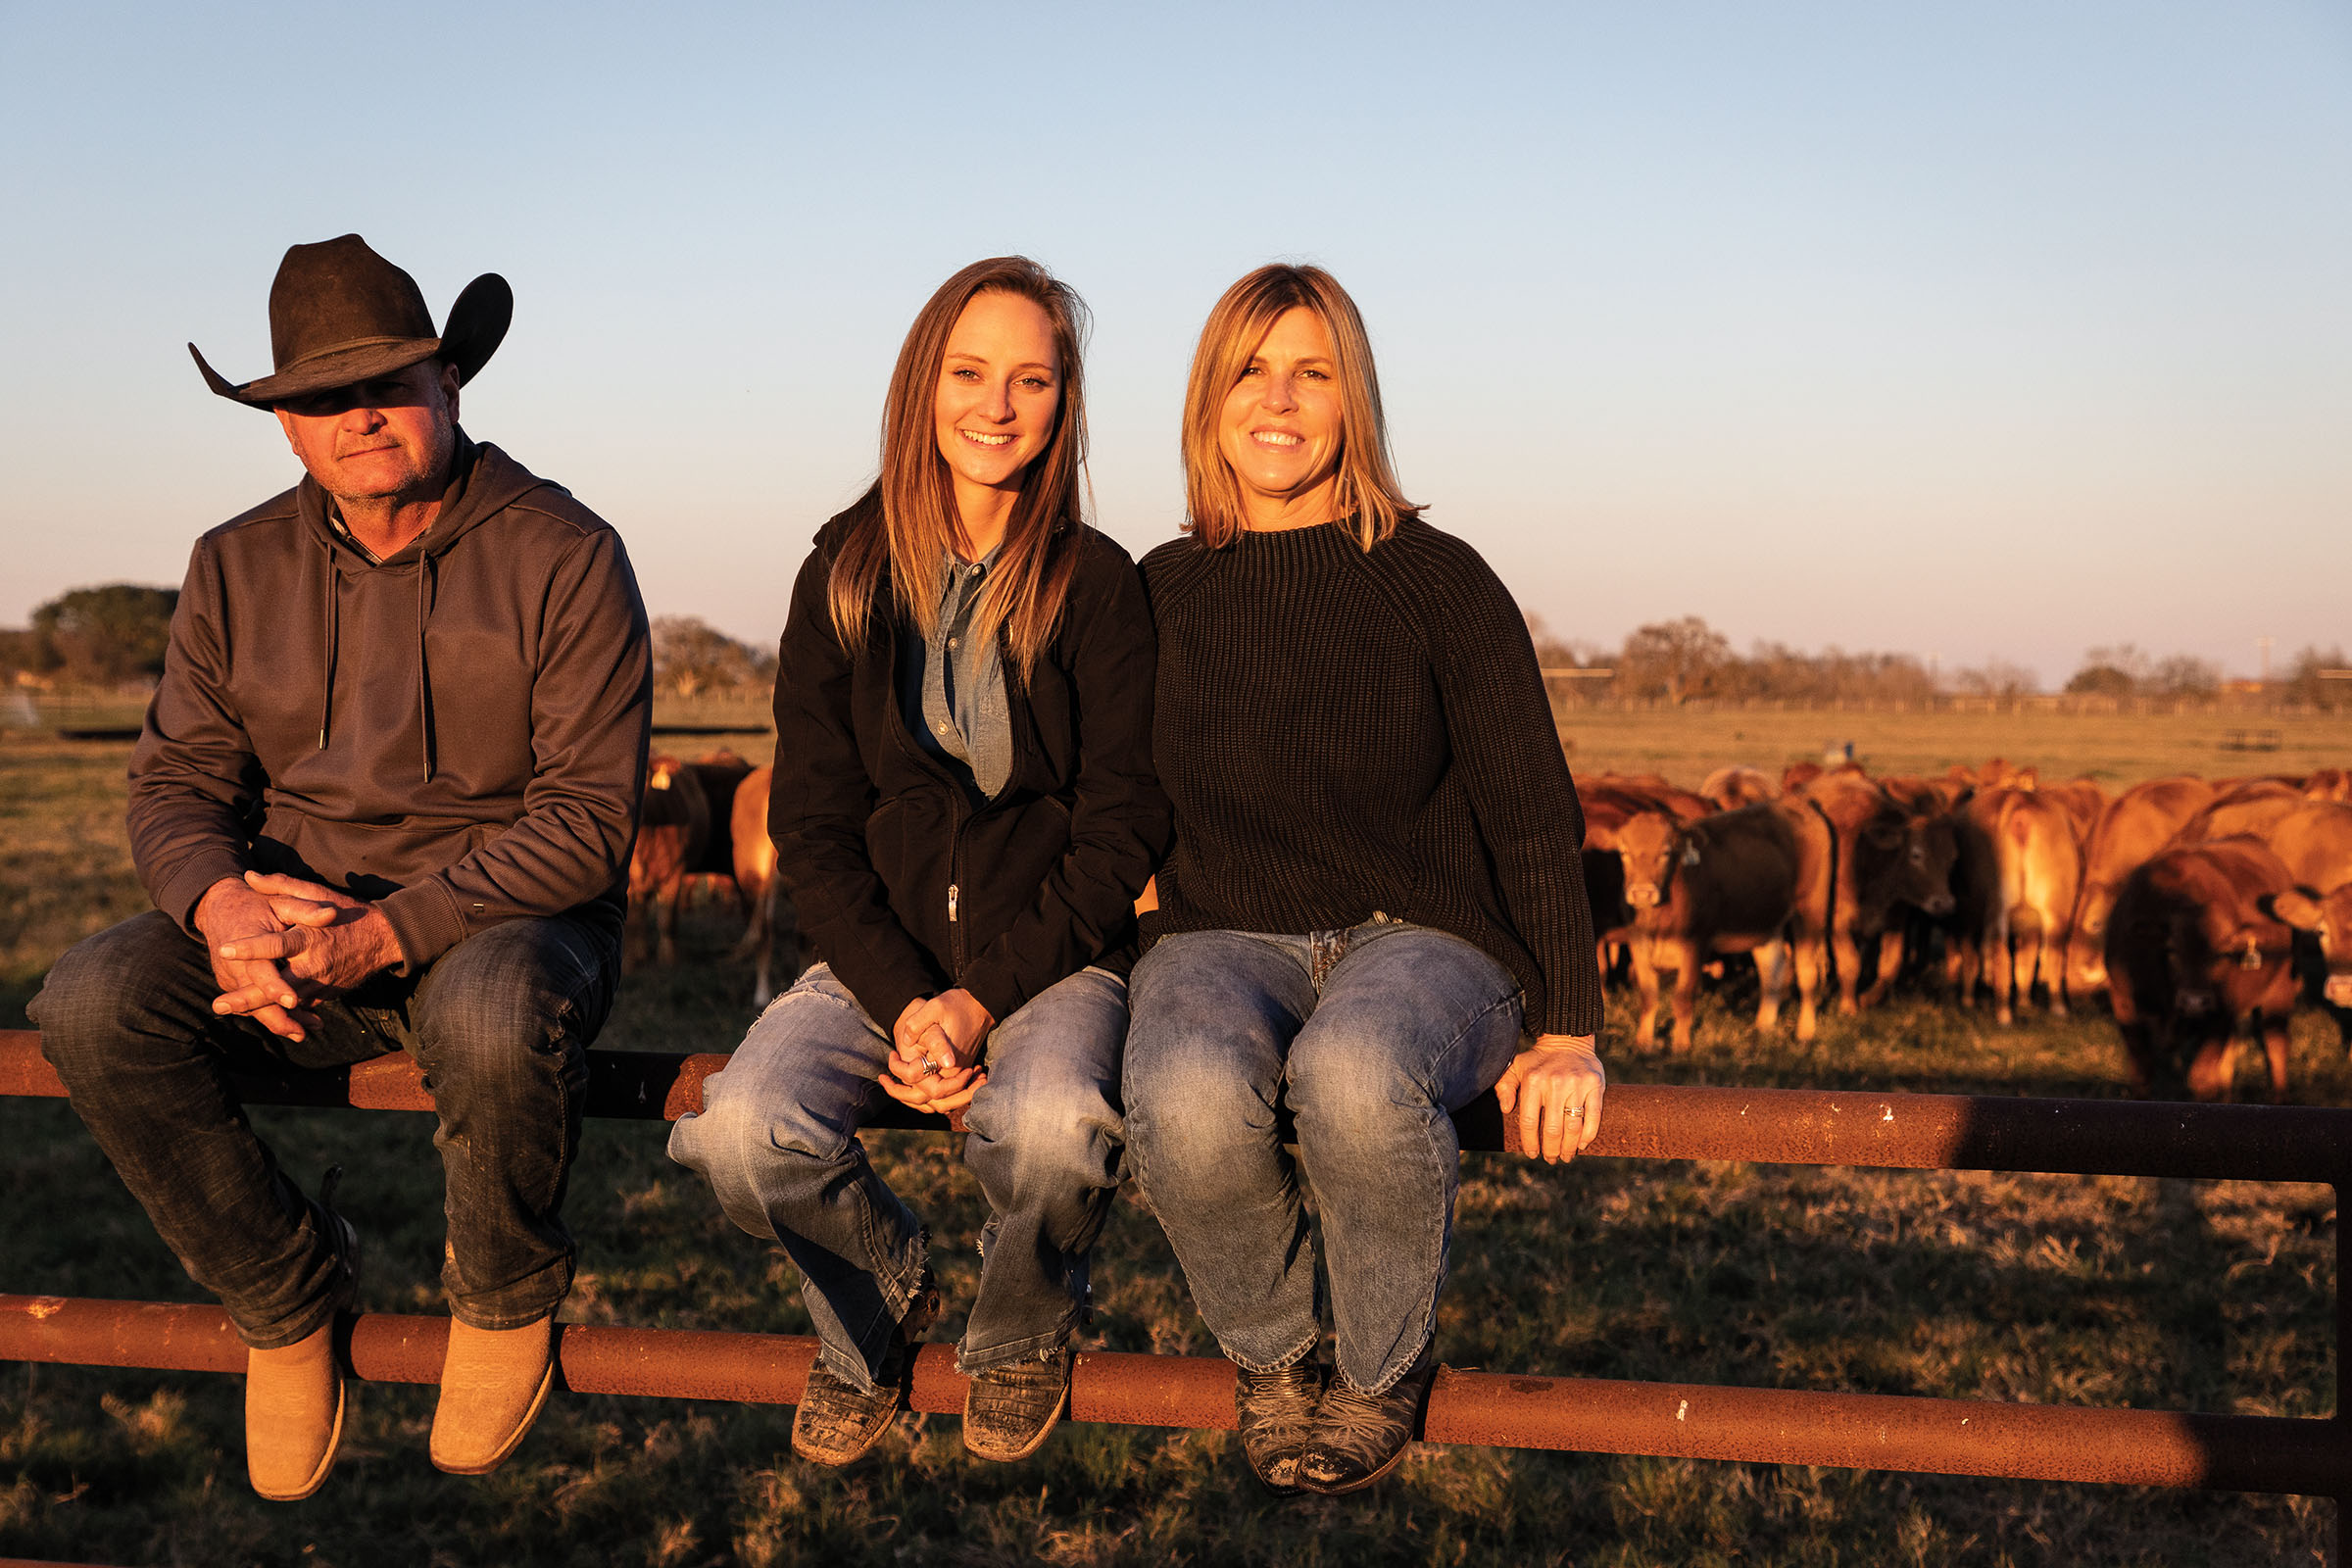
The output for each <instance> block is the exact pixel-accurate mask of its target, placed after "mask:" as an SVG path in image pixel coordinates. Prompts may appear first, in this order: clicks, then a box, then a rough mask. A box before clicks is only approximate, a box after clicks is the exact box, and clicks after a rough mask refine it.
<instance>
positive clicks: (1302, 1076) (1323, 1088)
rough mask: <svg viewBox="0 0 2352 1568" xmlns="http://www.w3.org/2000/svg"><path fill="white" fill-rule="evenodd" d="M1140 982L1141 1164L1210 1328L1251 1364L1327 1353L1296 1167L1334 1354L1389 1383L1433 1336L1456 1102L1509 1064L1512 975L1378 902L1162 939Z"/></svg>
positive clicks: (1371, 1381) (1130, 1091)
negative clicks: (1285, 927)
mask: <svg viewBox="0 0 2352 1568" xmlns="http://www.w3.org/2000/svg"><path fill="white" fill-rule="evenodd" d="M1133 988H1134V1010H1135V1022H1134V1025H1133V1027H1132V1028H1131V1029H1130V1030H1129V1032H1128V1036H1127V1066H1126V1099H1127V1138H1128V1145H1129V1148H1130V1149H1131V1150H1132V1151H1133V1164H1132V1167H1131V1169H1132V1171H1133V1174H1134V1175H1135V1178H1136V1181H1137V1183H1138V1185H1139V1186H1140V1187H1141V1188H1142V1190H1143V1193H1144V1197H1145V1199H1146V1200H1147V1201H1149V1202H1150V1203H1151V1205H1152V1212H1154V1213H1155V1214H1157V1215H1158V1216H1159V1223H1160V1225H1161V1227H1162V1228H1163V1229H1164V1230H1166V1232H1167V1235H1168V1241H1169V1244H1170V1245H1171V1246H1173V1247H1174V1248H1175V1250H1176V1258H1177V1261H1178V1262H1179V1263H1181V1264H1182V1265H1183V1266H1184V1277H1185V1282H1186V1284H1187V1285H1188V1286H1190V1287H1191V1289H1192V1293H1193V1300H1194V1302H1195V1304H1197V1305H1198V1306H1199V1307H1200V1309H1201V1317H1202V1318H1203V1319H1204V1320H1206V1322H1207V1324H1208V1327H1209V1330H1210V1332H1211V1333H1213V1334H1215V1335H1216V1337H1217V1343H1218V1344H1219V1345H1220V1346H1222V1347H1223V1348H1224V1350H1225V1353H1226V1354H1227V1355H1228V1356H1230V1357H1232V1358H1233V1359H1234V1360H1235V1361H1237V1362H1239V1363H1240V1364H1241V1365H1243V1366H1245V1367H1248V1368H1250V1370H1252V1371H1260V1372H1263V1371H1272V1370H1274V1369H1276V1368H1279V1367H1284V1366H1288V1365H1290V1364H1291V1363H1292V1362H1295V1361H1298V1360H1299V1359H1300V1358H1302V1357H1304V1356H1306V1355H1307V1354H1309V1353H1311V1352H1312V1351H1313V1349H1314V1348H1315V1345H1316V1342H1317V1341H1318V1339H1319V1338H1320V1336H1321V1329H1320V1323H1319V1315H1318V1311H1317V1303H1316V1299H1315V1256H1316V1246H1317V1237H1316V1236H1315V1235H1314V1234H1313V1233H1312V1232H1311V1231H1310V1230H1309V1228H1308V1225H1307V1215H1306V1205H1305V1202H1304V1201H1303V1199H1302V1196H1301V1194H1300V1183H1301V1181H1302V1180H1303V1182H1304V1183H1305V1184H1306V1186H1308V1187H1309V1188H1311V1189H1312V1191H1313V1193H1314V1198H1315V1206H1316V1209H1317V1211H1318V1214H1319V1217H1320V1226H1319V1229H1320V1231H1321V1237H1320V1244H1321V1247H1322V1251H1323V1262H1324V1270H1325V1273H1326V1274H1327V1276H1328V1278H1329V1281H1330V1291H1331V1316H1332V1324H1333V1329H1334V1332H1335V1337H1336V1340H1337V1346H1338V1360H1339V1369H1340V1371H1341V1372H1342V1374H1344V1375H1345V1376H1346V1377H1347V1379H1348V1382H1350V1383H1352V1384H1354V1385H1355V1386H1356V1387H1358V1388H1360V1389H1365V1390H1368V1391H1370V1392H1373V1393H1382V1392H1385V1391H1386V1390H1387V1389H1389V1388H1390V1387H1391V1386H1392V1385H1393V1384H1395V1383H1396V1381H1397V1379H1398V1378H1400V1377H1402V1376H1403V1375H1404V1373H1405V1372H1406V1371H1407V1370H1408V1369H1409V1368H1410V1367H1411V1366H1412V1364H1413V1362H1414V1361H1415V1360H1416V1359H1417V1358H1418V1357H1419V1356H1420V1354H1421V1351H1422V1349H1423V1348H1425V1347H1427V1346H1428V1344H1429V1342H1430V1338H1431V1334H1432V1319H1433V1317H1434V1315H1435V1313H1436V1309H1437V1299H1438V1290H1439V1288H1440V1287H1441V1286H1442V1285H1443V1284H1444V1283H1445V1278H1446V1249H1447V1246H1448V1244H1449V1243H1450V1240H1451V1233H1452V1226H1453V1197H1454V1188H1455V1184H1456V1179H1457V1167H1458V1165H1459V1159H1460V1152H1461V1151H1460V1146H1459V1144H1458V1143H1457V1142H1456V1141H1455V1136H1454V1129H1453V1119H1452V1117H1451V1116H1450V1115H1448V1114H1447V1113H1448V1112H1449V1111H1451V1110H1452V1109H1454V1108H1455V1107H1457V1106H1459V1105H1462V1104H1464V1103H1468V1102H1469V1101H1471V1100H1473V1099H1475V1098H1476V1097H1477V1096H1478V1095H1480V1094H1481V1093H1483V1092H1485V1091H1486V1090H1487V1089H1489V1088H1492V1087H1493V1086H1494V1083H1495V1080H1496V1079H1497V1078H1499V1077H1501V1076H1502V1072H1503V1069H1504V1068H1505V1067H1506V1066H1508V1065H1509V1064H1510V1060H1511V1057H1512V1055H1513V1054H1515V1053H1516V1051H1517V1049H1518V1043H1519V1014H1520V998H1519V989H1518V986H1517V984H1516V983H1515V982H1514V981H1513V980H1512V978H1511V976H1510V973H1509V972H1508V971H1507V970H1505V969H1504V968H1503V967H1502V965H1500V964H1499V963H1496V962H1495V960H1494V959H1493V958H1491V957H1489V956H1487V955H1486V954H1485V953H1483V952H1481V951H1479V950H1478V949H1477V948H1475V947H1472V946H1471V945H1470V944H1469V943H1467V942H1464V941H1462V940H1461V939H1460V938H1458V937H1453V936H1449V935H1446V933H1444V932H1440V931H1432V930H1428V929H1426V928H1423V927H1419V926H1412V925H1407V924H1404V923H1403V922H1401V921H1396V920H1391V919H1388V918H1387V917H1385V916H1380V915H1375V916H1374V918H1373V919H1372V921H1370V922H1369V923H1367V924H1364V925H1359V926H1356V927H1354V928H1352V929H1349V930H1345V931H1317V932H1313V933H1310V934H1308V935H1305V936H1267V935H1261V934H1257V933H1253V932H1243V931H1196V932H1186V933H1182V934H1179V935H1176V936H1170V937H1164V938H1162V939H1161V940H1160V941H1159V942H1158V943H1157V944H1156V945H1154V946H1153V947H1152V951H1151V952H1149V953H1147V954H1145V955H1144V957H1143V961H1142V962H1140V963H1139V964H1137V965H1136V969H1135V975H1134V980H1133ZM1286 1103H1287V1104H1288V1106H1289V1107H1290V1111H1291V1114H1292V1118H1293V1121H1294V1123H1295V1126H1296V1131H1297V1136H1298V1140H1299V1145H1298V1148H1299V1152H1298V1157H1297V1158H1296V1159H1295V1160H1294V1159H1293V1158H1292V1157H1291V1155H1290V1154H1289V1153H1288V1152H1286V1151H1285V1150H1284V1148H1283V1144H1282V1137H1281V1133H1280V1131H1279V1129H1278V1126H1277V1121H1276V1113H1277V1110H1278V1108H1279V1107H1280V1106H1282V1105H1284V1104H1286Z"/></svg>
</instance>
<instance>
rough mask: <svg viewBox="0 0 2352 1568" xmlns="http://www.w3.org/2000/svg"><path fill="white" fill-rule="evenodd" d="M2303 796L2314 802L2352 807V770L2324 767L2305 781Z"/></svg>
mask: <svg viewBox="0 0 2352 1568" xmlns="http://www.w3.org/2000/svg"><path fill="white" fill-rule="evenodd" d="M2303 794H2304V796H2305V798H2306V799H2309V800H2314V801H2337V802H2341V803H2344V804H2347V805H2352V768H2342V767H2323V768H2319V769H2316V770H2315V771H2314V772H2313V773H2312V775H2311V777H2309V778H2307V779H2305V780H2304V781H2303Z"/></svg>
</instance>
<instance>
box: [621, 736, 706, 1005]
mask: <svg viewBox="0 0 2352 1568" xmlns="http://www.w3.org/2000/svg"><path fill="white" fill-rule="evenodd" d="M710 837H711V803H710V802H709V801H707V800H705V799H704V797H703V786H702V782H701V780H699V779H698V778H696V777H695V774H694V770H693V769H692V768H689V767H688V766H687V765H686V764H685V763H683V762H681V761H679V760H677V759H676V758H674V757H669V756H658V757H656V758H654V759H653V760H651V761H650V762H649V763H648V764H647V773H646V780H645V809H644V813H643V816H642V818H641V819H640V821H639V823H638V827H637V847H636V849H635V850H633V851H631V852H630V855H629V909H630V913H631V915H632V916H634V914H635V913H636V911H637V910H638V909H640V908H642V909H643V910H644V911H645V929H646V933H647V937H646V940H645V942H644V943H642V944H639V945H638V946H637V954H636V956H637V957H638V958H639V959H640V960H642V958H643V957H644V956H645V952H646V949H647V948H649V947H650V948H653V949H655V951H656V954H657V956H658V957H659V958H660V961H662V963H675V962H676V961H677V957H678V904H679V898H678V895H679V893H680V892H681V891H682V890H683V889H684V887H685V885H686V878H687V876H688V874H689V873H691V872H692V871H693V870H694V868H695V866H696V864H697V863H698V862H699V861H700V860H701V859H702V856H703V846H704V845H705V844H706V843H707V842H708V841H709V839H710Z"/></svg>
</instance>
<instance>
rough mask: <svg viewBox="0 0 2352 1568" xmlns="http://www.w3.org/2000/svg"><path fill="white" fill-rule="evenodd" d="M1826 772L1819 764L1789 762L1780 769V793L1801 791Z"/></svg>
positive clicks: (1808, 761)
mask: <svg viewBox="0 0 2352 1568" xmlns="http://www.w3.org/2000/svg"><path fill="white" fill-rule="evenodd" d="M1827 771H1829V770H1828V769H1827V768H1825V767H1823V766H1822V765H1821V764H1820V763H1819V762H1815V761H1811V760H1803V761H1795V762H1790V763H1789V765H1788V766H1787V767H1784V768H1782V769H1781V793H1782V794H1784V795H1785V794H1787V793H1788V792H1789V791H1790V790H1801V789H1803V788H1804V787H1805V786H1806V785H1808V784H1810V783H1812V782H1813V781H1814V780H1815V779H1817V778H1819V777H1821V775H1822V774H1823V773H1825V772H1827Z"/></svg>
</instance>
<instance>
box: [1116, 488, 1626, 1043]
mask: <svg viewBox="0 0 2352 1568" xmlns="http://www.w3.org/2000/svg"><path fill="white" fill-rule="evenodd" d="M1143 571H1144V586H1145V589H1146V591H1147V592H1148V593H1149V594H1150V596H1151V599H1152V619H1153V621H1154V623H1155V625H1156V627H1157V631H1158V637H1159V672H1158V678H1157V681H1156V685H1155V696H1154V699H1153V723H1152V757H1153V760H1154V762H1155V763H1156V765H1157V766H1158V769H1159V776H1160V781H1161V783H1162V784H1163V785H1164V786H1165V788H1166V790H1167V792H1168V796H1169V799H1170V800H1171V801H1172V802H1173V803H1174V805H1175V808H1176V845H1175V849H1174V851H1173V852H1172V853H1171V854H1170V856H1169V858H1168V859H1167V861H1166V863H1165V864H1164V865H1163V866H1162V867H1161V869H1160V872H1159V910H1158V912H1157V913H1156V914H1154V915H1150V916H1147V917H1146V918H1145V921H1144V932H1145V937H1146V940H1147V941H1150V940H1152V939H1154V938H1156V937H1160V936H1165V935H1168V934H1170V933H1173V932H1178V931H1203V930H1217V929H1223V930H1235V931H1266V932H1285V933H1293V934H1297V933H1303V932H1308V931H1327V930H1337V929H1342V928H1345V927H1348V926H1351V925H1355V924H1358V923H1360V922H1362V921H1364V920H1368V919H1370V918H1371V916H1372V913H1373V911H1374V910H1381V911H1384V912H1386V913H1388V914H1391V915H1394V916H1397V918H1399V919H1404V920H1410V921H1412V922H1414V923H1415V924H1419V925H1427V926H1434V927H1436V928H1437V929H1439V930H1441V931H1449V932H1452V933H1453V934H1454V935H1456V936H1459V937H1462V938H1463V939H1465V940H1467V941H1469V942H1471V943H1473V944H1475V945H1476V946H1478V947H1479V948H1481V949H1483V950H1485V951H1486V952H1487V953H1490V954H1492V955H1493V956H1495V958H1496V959H1497V960H1498V961H1500V962H1501V963H1502V964H1503V965H1504V966H1505V967H1507V968H1508V969H1509V970H1510V971H1511V972H1512V974H1514V975H1515V976H1516V977H1517V978H1518V980H1519V982H1520V984H1521V985H1522V986H1523V987H1524V988H1525V991H1526V1003H1527V1006H1526V1028H1527V1030H1528V1032H1529V1033H1530V1034H1572V1035H1582V1034H1592V1033H1593V1032H1594V1031H1595V1030H1596V1029H1597V1028H1598V1027H1599V1024H1600V978H1599V972H1598V970H1597V968H1596V967H1595V965H1594V962H1593V921H1592V912H1591V910H1590V908H1589V907H1587V905H1586V902H1585V891H1584V872H1583V866H1582V864H1581V862H1580V860H1579V858H1578V851H1579V850H1580V849H1582V847H1583V845H1584V836H1585V824H1584V813H1583V812H1582V810H1581V809H1579V808H1578V806H1577V799H1576V788H1575V785H1574V784H1573V783H1572V782H1571V781H1570V779H1569V776H1568V763H1567V760H1566V758H1565V757H1563V756H1562V755H1561V751H1560V745H1559V740H1558V737H1557V734H1556V733H1555V731H1554V729H1553V727H1552V720H1551V709H1550V705H1549V703H1548V702H1547V701H1546V700H1545V697H1544V681H1543V677H1542V676H1541V675H1540V674H1539V673H1538V672H1537V668H1536V655H1535V649H1534V647H1533V645H1532V644H1531V643H1530V642H1529V640H1528V634H1527V623H1526V621H1525V620H1524V619H1523V618H1522V617H1521V616H1520V613H1519V609H1518V607H1517V606H1516V605H1515V604H1514V603H1512V600H1511V596H1510V593H1509V591H1508V590H1507V589H1505V588H1504V587H1503V586H1502V583H1501V581H1500V580H1499V579H1498V578H1496V577H1495V573H1494V571H1493V570H1492V569H1491V568H1489V566H1488V565H1487V564H1486V562H1485V561H1483V560H1481V559H1480V557H1479V554H1478V552H1477V551H1475V550H1473V549H1471V548H1470V547H1469V546H1468V545H1466V544H1464V543H1463V542H1462V541H1460V540H1459V539H1456V538H1454V537H1452V536H1451V535H1450V534H1446V533H1441V532H1439V531H1438V530H1437V529H1435V528H1432V527H1430V526H1429V525H1428V524H1427V523H1424V522H1421V521H1419V520H1417V519H1412V518H1408V519H1406V520H1405V521H1403V522H1402V523H1400V524H1399V525H1398V526H1397V532H1396V534H1395V535H1394V536H1393V537H1391V538H1389V539H1387V540H1384V541H1383V542H1382V543H1380V544H1377V545H1375V546H1373V548H1372V550H1371V551H1370V552H1369V553H1368V554H1367V553H1366V552H1365V551H1363V550H1362V549H1361V548H1359V547H1358V546H1357V544H1356V543H1355V540H1354V537H1353V534H1352V524H1348V523H1342V524H1335V525H1330V526H1322V527H1310V528H1298V529H1292V530H1289V531H1285V532H1277V533H1245V534H1243V535H1241V536H1240V537H1239V538H1238V539H1236V540H1235V541H1234V542H1233V543H1231V544H1229V545H1227V546H1225V547H1224V548H1222V549H1219V550H1211V549H1208V548H1207V547H1206V546H1204V545H1201V544H1200V543H1198V542H1197V541H1195V540H1192V539H1178V540H1175V541H1172V542H1171V543H1168V544H1165V545H1162V546H1160V547H1159V548H1158V549H1156V550H1154V551H1152V553H1151V554H1150V555H1149V556H1147V557H1145V558H1144V564H1143Z"/></svg>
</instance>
